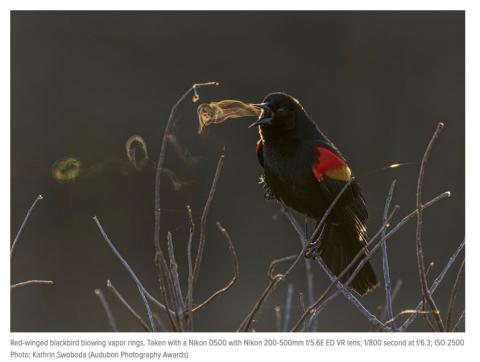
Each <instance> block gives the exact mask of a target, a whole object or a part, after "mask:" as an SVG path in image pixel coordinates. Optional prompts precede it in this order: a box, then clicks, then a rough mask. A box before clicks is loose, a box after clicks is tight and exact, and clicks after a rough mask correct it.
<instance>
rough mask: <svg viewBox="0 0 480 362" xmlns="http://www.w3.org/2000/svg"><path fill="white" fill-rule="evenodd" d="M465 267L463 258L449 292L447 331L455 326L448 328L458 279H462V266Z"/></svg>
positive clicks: (458, 284)
mask: <svg viewBox="0 0 480 362" xmlns="http://www.w3.org/2000/svg"><path fill="white" fill-rule="evenodd" d="M464 267H465V258H464V259H463V261H462V264H461V265H460V268H458V272H457V276H456V277H455V282H454V283H453V287H452V292H451V293H450V298H449V300H448V308H447V322H446V324H447V331H453V330H454V329H455V328H452V329H450V327H451V322H452V316H453V309H454V308H455V300H456V298H457V293H458V287H459V286H460V280H461V279H462V276H463V273H462V272H463V268H464Z"/></svg>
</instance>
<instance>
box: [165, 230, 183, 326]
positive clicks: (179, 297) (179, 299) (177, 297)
mask: <svg viewBox="0 0 480 362" xmlns="http://www.w3.org/2000/svg"><path fill="white" fill-rule="evenodd" d="M167 251H168V258H169V261H170V265H169V270H170V274H171V277H172V281H173V291H172V294H173V297H174V298H173V299H174V302H175V307H176V310H177V314H178V315H179V324H180V326H181V327H182V330H183V329H185V326H184V322H185V320H184V319H185V318H184V317H185V301H184V300H183V294H182V287H181V286H180V278H179V276H178V265H177V261H176V260H175V252H174V249H173V237H172V233H171V232H170V231H169V232H168V233H167Z"/></svg>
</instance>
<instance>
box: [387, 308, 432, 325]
mask: <svg viewBox="0 0 480 362" xmlns="http://www.w3.org/2000/svg"><path fill="white" fill-rule="evenodd" d="M432 313H433V312H432V311H429V310H428V311H426V310H422V311H417V310H415V309H406V310H402V311H401V312H400V313H398V314H397V315H396V316H395V317H393V318H392V319H389V320H388V321H386V322H385V327H387V326H389V325H391V324H393V323H395V321H396V320H397V319H398V318H400V317H401V316H404V315H408V314H425V315H427V314H432Z"/></svg>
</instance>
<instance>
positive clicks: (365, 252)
mask: <svg viewBox="0 0 480 362" xmlns="http://www.w3.org/2000/svg"><path fill="white" fill-rule="evenodd" d="M397 208H398V207H397V206H396V207H395V208H394V209H393V211H392V213H391V214H390V216H389V217H388V219H387V221H386V222H385V223H384V224H383V225H382V227H381V228H380V230H379V231H378V232H377V233H376V234H375V235H374V236H373V237H372V238H371V239H370V241H369V242H368V243H366V245H365V246H364V247H363V248H362V249H361V250H360V251H359V252H358V253H357V255H355V257H354V258H353V259H352V260H351V262H350V264H349V265H347V267H346V268H345V269H344V270H343V271H342V272H341V273H340V274H339V275H338V276H335V275H334V274H333V273H332V272H331V271H330V269H328V267H327V265H326V264H325V263H324V262H323V260H322V259H321V258H316V259H315V260H316V261H317V262H318V264H320V266H321V267H322V269H323V270H324V272H325V273H326V274H327V276H328V277H329V279H330V281H331V283H330V285H329V286H328V287H327V288H326V290H325V291H324V292H323V294H322V295H321V296H320V297H319V298H318V299H317V300H316V301H315V302H314V303H313V304H312V305H310V306H309V307H308V308H307V310H306V311H305V313H303V315H302V316H301V317H300V319H299V320H298V321H297V322H296V324H295V325H294V327H293V328H292V331H297V330H298V329H299V328H300V326H301V324H302V323H303V321H304V320H305V319H306V318H307V317H308V316H309V315H315V314H316V310H317V309H318V308H319V307H320V305H321V304H322V302H324V301H325V299H326V297H327V295H328V292H329V291H330V289H331V288H332V287H333V286H334V285H336V286H337V288H339V290H340V291H341V292H342V294H343V295H345V297H346V298H347V299H348V300H349V301H350V302H352V303H353V304H354V305H355V306H356V307H357V308H358V309H359V311H360V312H361V313H362V314H364V315H365V316H366V317H367V319H368V320H369V321H370V322H371V323H373V324H375V325H377V326H382V327H383V323H382V322H381V321H380V320H378V318H376V317H375V316H374V315H373V314H372V313H370V312H369V311H368V310H367V309H366V308H365V307H364V306H363V304H362V303H361V302H360V301H359V300H358V299H357V298H356V297H355V296H354V295H353V294H352V293H351V292H350V291H349V290H348V289H347V288H346V286H348V285H349V284H350V283H351V282H352V280H353V279H354V278H355V276H356V274H357V273H358V272H359V271H360V270H361V268H362V267H363V265H364V264H365V263H366V262H367V261H368V260H369V259H370V257H371V256H372V255H373V249H372V251H370V252H368V247H369V246H370V245H371V244H372V243H373V241H375V239H376V238H377V237H378V236H379V235H380V233H381V232H382V231H383V229H384V228H386V227H387V225H388V223H389V222H390V220H391V218H392V217H393V215H394V213H395V211H396V210H397ZM290 221H291V223H292V225H293V226H294V228H295V230H297V234H298V235H299V236H300V237H301V238H302V237H303V235H302V234H301V233H300V232H299V229H298V223H297V221H296V220H295V219H294V218H292V219H290ZM386 239H387V236H386V237H385V240H386ZM379 245H380V243H378V244H377V245H376V246H375V248H378V246H379ZM363 255H366V256H365V258H364V259H363V260H361V261H360V262H359V264H358V266H357V267H356V269H355V270H354V272H353V273H352V274H351V276H350V277H349V279H348V280H347V282H346V283H345V284H342V283H341V282H340V279H341V278H342V277H343V276H344V275H345V274H346V273H347V272H348V271H349V270H350V269H351V268H352V267H353V266H354V265H355V263H357V261H358V259H360V257H361V256H363ZM322 309H323V308H322Z"/></svg>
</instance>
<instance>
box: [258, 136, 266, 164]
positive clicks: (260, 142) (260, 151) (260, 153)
mask: <svg viewBox="0 0 480 362" xmlns="http://www.w3.org/2000/svg"><path fill="white" fill-rule="evenodd" d="M257 158H258V162H259V163H260V165H262V167H264V166H263V140H262V139H259V140H258V142H257Z"/></svg>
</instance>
